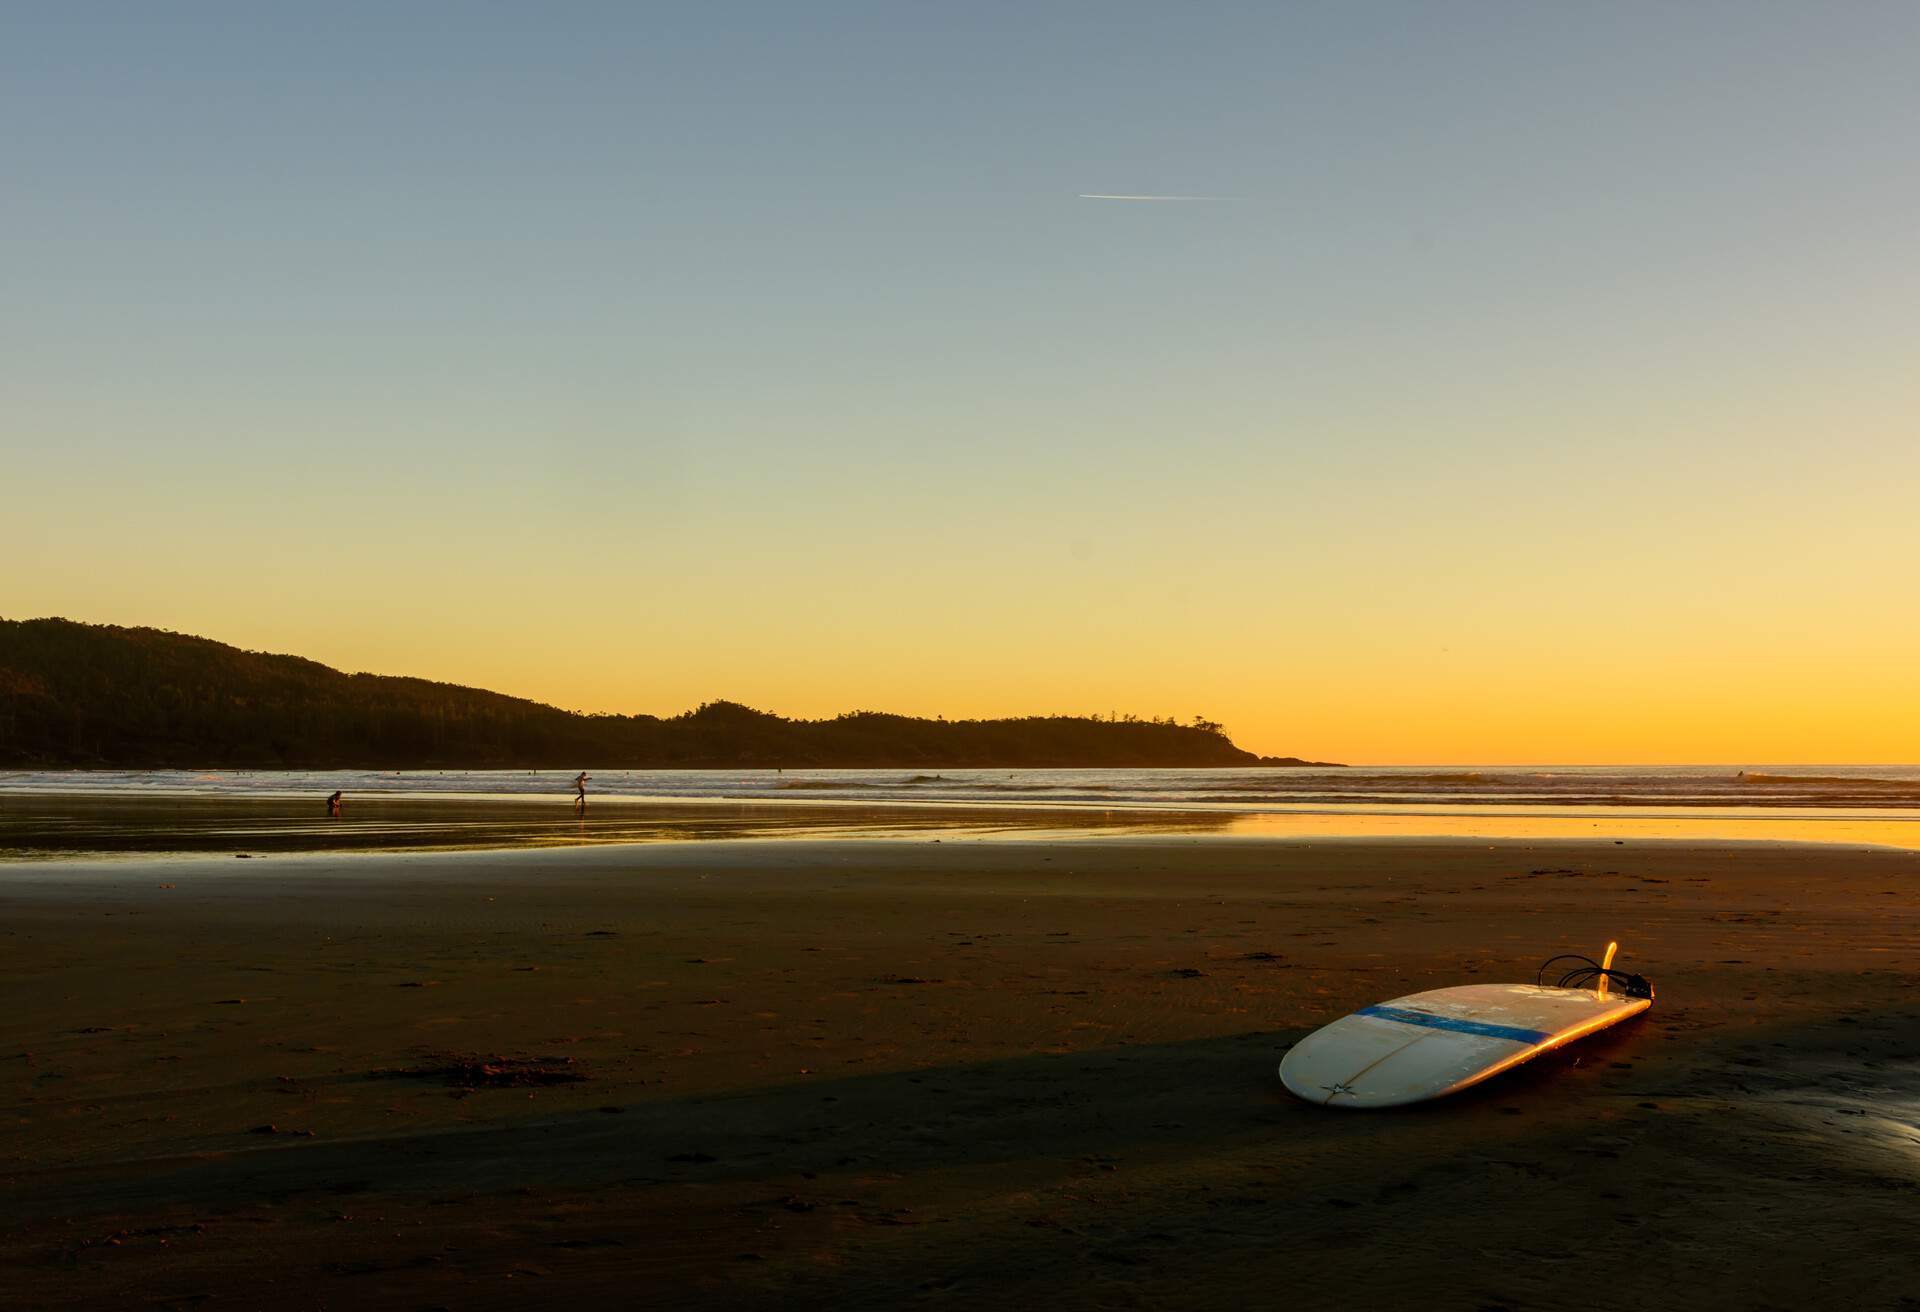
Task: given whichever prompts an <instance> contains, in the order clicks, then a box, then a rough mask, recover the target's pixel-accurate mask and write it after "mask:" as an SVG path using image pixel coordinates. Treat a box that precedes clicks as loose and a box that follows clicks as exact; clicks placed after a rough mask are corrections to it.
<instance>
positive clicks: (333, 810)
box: [327, 788, 340, 819]
mask: <svg viewBox="0 0 1920 1312" xmlns="http://www.w3.org/2000/svg"><path fill="white" fill-rule="evenodd" d="M327 814H328V815H330V816H333V817H335V818H336V819H337V818H338V817H339V815H340V790H339V789H337V788H336V789H334V790H333V796H332V797H329V798H328V799H327Z"/></svg>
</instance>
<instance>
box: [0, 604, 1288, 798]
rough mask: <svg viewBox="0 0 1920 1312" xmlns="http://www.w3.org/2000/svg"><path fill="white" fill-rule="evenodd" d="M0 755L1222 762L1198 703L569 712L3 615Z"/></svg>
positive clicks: (772, 762) (549, 764) (405, 765)
mask: <svg viewBox="0 0 1920 1312" xmlns="http://www.w3.org/2000/svg"><path fill="white" fill-rule="evenodd" d="M0 764H5V765H9V766H15V767H19V766H47V767H58V766H77V767H89V766H103V767H126V768H155V767H163V766H176V767H196V766H228V767H240V766H255V767H269V768H270V767H308V768H324V767H345V766H355V767H368V768H372V767H386V768H392V769H409V768H411V769H418V768H424V767H429V766H438V767H445V768H472V769H478V768H483V767H490V766H524V767H528V768H543V767H545V768H575V767H578V766H582V765H585V766H594V767H608V768H630V769H639V768H647V767H674V766H684V767H700V766H776V765H777V766H808V765H812V766H827V767H833V766H843V767H868V766H873V767H881V766H900V765H926V766H941V765H950V766H966V765H990V766H1000V765H1003V766H1206V765H1211V766H1235V765H1260V764H1269V765H1287V764H1300V762H1298V761H1296V760H1294V759H1293V758H1291V757H1288V758H1281V759H1274V758H1263V757H1259V756H1255V755H1254V754H1253V753H1251V752H1246V751H1242V750H1241V749H1240V748H1238V747H1235V746H1234V745H1233V743H1232V742H1230V741H1229V740H1228V739H1227V737H1226V735H1225V733H1224V732H1223V731H1222V729H1221V727H1220V726H1219V725H1217V724H1213V723H1211V722H1208V721H1205V720H1198V721H1196V722H1195V723H1193V724H1186V725H1183V724H1176V723H1174V722H1173V721H1171V720H1136V719H1132V718H1129V719H1125V720H1101V719H1095V718H1092V717H1087V716H1070V715H1061V716H1045V717H1039V716H1035V717H1029V718H1026V719H1018V720H921V719H914V718H911V717H908V716H903V715H883V714H879V713H876V712H872V711H856V712H853V713H851V714H848V715H842V716H839V717H837V718H835V719H831V720H788V719H785V718H783V717H781V716H778V715H769V714H767V713H766V712H764V711H756V710H752V709H751V708H749V707H745V706H741V705H738V704H736V703H733V702H710V703H708V704H707V705H705V706H702V707H700V709H698V710H695V711H688V712H686V713H685V714H682V715H676V716H673V717H671V718H668V719H661V718H658V717H656V716H651V715H580V714H576V713H574V712H571V711H563V710H559V709H558V708H556V707H552V706H545V705H542V704H540V703H539V702H531V701H526V700H523V699H521V698H518V697H506V696H503V695H501V694H499V693H493V692H486V691H483V690H481V689H478V688H462V687H459V686H457V685H455V684H450V683H434V682H432V681H430V680H427V679H405V678H390V677H386V676H381V675H373V674H343V673H341V672H340V671H339V670H335V669H331V668H329V667H327V666H325V665H321V664H319V663H317V662H315V661H309V660H303V659H301V658H300V657H297V656H270V655H266V654H263V653H260V652H250V651H241V650H240V649H239V648H236V647H229V646H226V645H225V644H223V643H218V642H212V641H209V640H207V639H205V638H195V637H189V636H187V635H185V634H179V633H167V632H163V631H161V630H158V629H123V628H117V627H113V626H108V625H92V624H77V623H74V622H72V621H70V620H60V619H42V620H0Z"/></svg>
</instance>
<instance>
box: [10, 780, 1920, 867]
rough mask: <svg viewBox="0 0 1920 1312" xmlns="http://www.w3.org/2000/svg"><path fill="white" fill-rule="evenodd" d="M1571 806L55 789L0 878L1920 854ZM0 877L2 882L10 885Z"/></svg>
mask: <svg viewBox="0 0 1920 1312" xmlns="http://www.w3.org/2000/svg"><path fill="white" fill-rule="evenodd" d="M1679 810H1680V808H1668V809H1667V810H1666V811H1664V812H1662V811H1660V810H1658V809H1657V808H1654V809H1652V813H1642V812H1638V811H1636V810H1634V809H1632V808H1626V807H1619V808H1610V809H1608V810H1605V811H1600V810H1589V811H1580V812H1578V813H1574V812H1571V811H1569V810H1562V811H1559V812H1555V811H1553V810H1552V809H1551V808H1548V807H1542V808H1540V810H1539V811H1538V812H1535V811H1529V810H1526V809H1524V808H1521V809H1504V810H1495V809H1492V808H1487V807H1481V808H1467V807H1461V808H1455V809H1451V810H1449V809H1444V808H1440V807H1433V806H1426V807H1416V806H1398V807H1391V808H1388V807H1380V808H1372V809H1363V808H1358V807H1346V808H1323V807H1298V808H1292V809H1287V810H1275V809H1267V810H1248V809H1235V808H1230V807H1226V806H1218V807H1173V806H1147V805H1138V804H1126V803H1120V804H1111V805H1094V804H1090V803H1070V802H1059V801H1054V802H1043V801H1037V800H1029V799H1022V800H1018V801H1012V802H1002V803H982V802H979V801H967V800H958V799H956V800H927V801H893V800H883V801H873V800H865V799H852V798H832V799H818V798H765V799H760V798H755V799H750V800H741V799H728V798H674V799H671V800H666V801H653V800H646V799H641V798H633V797H615V798H600V797H595V798H593V799H591V800H590V802H589V804H588V807H587V808H586V810H585V811H584V812H581V811H576V810H575V809H574V808H573V807H572V805H571V800H570V799H560V798H554V797H551V796H545V795H541V796H529V795H511V794H510V795H505V796H500V797H481V796H477V795H459V794H449V793H426V794H419V795H408V796H395V795H364V794H362V795H356V796H352V797H349V799H348V802H347V807H346V810H345V812H344V814H343V815H341V816H340V817H331V816H328V815H326V814H325V813H324V809H323V806H322V804H321V802H320V801H319V800H318V799H316V798H311V797H308V796H306V795H304V794H299V795H275V796H264V797H263V796H259V795H252V794H229V795H208V794H184V795H159V794H150V793H142V794H132V793H126V792H120V793H112V794H104V793H102V794H92V793H56V792H50V791H40V790H25V791H8V790H5V789H0V872H4V871H9V870H15V869H17V868H18V867H19V866H20V865H21V864H22V863H25V862H32V861H36V860H46V859H59V860H74V859H89V858H93V857H104V856H107V855H112V856H113V858H114V859H116V860H118V859H124V858H125V857H126V856H128V855H133V856H153V857H161V856H178V855H182V854H194V853H201V854H207V855H219V854H228V855H238V854H240V853H242V852H246V853H248V854H249V855H252V856H255V857H259V856H268V855H273V856H280V855H288V854H292V853H296V852H310V853H329V852H334V853H344V852H349V851H364V852H405V851H428V850H438V851H474V852H482V851H488V850H494V849H502V850H505V849H526V850H542V851H545V850H555V849H558V848H562V847H591V846H607V845H631V846H646V845H649V844H654V843H661V842H682V841H692V842H715V841H743V840H745V841H760V840H773V841H788V840H833V841H901V840H913V839H918V840H922V841H949V842H978V841H984V842H1003V841H1028V840H1034V839H1047V840H1052V841H1081V840H1087V841H1112V840H1115V839H1120V838H1139V839H1142V840H1145V841H1154V840H1159V839H1168V838H1176V837H1177V838H1185V839H1194V840H1205V841H1211V842H1220V841H1273V842H1305V843H1323V842H1343V841H1344V842H1360V843H1372V842H1385V843H1396V842H1414V843H1419V842H1446V841H1452V842H1467V843H1473V842H1485V843H1529V842H1531V843H1551V842H1562V843H1574V844H1578V843H1582V842H1592V841H1600V842H1613V843H1615V844H1619V845H1631V844H1643V843H1679V844H1705V845H1709V846H1711V845H1743V844H1753V845H1780V844H1795V845H1818V846H1837V847H1847V848H1863V849H1875V850H1898V851H1920V816H1916V817H1893V818H1888V817H1876V816H1873V815H1870V814H1868V815H1863V814H1859V813H1847V812H1833V811H1825V812H1812V813H1809V812H1807V811H1804V810H1794V809H1788V808H1779V809H1772V810H1770V809H1768V808H1753V809H1751V810H1750V811H1748V812H1746V813H1744V814H1738V815H1725V814H1718V813H1714V814H1704V815H1700V814H1680V813H1679ZM4 877H5V876H4V874H0V878H4Z"/></svg>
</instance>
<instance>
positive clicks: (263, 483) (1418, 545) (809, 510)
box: [0, 0, 1920, 763]
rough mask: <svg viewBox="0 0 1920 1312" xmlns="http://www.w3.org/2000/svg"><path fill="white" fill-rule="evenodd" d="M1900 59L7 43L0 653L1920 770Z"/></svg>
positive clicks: (1865, 13)
mask: <svg viewBox="0 0 1920 1312" xmlns="http://www.w3.org/2000/svg"><path fill="white" fill-rule="evenodd" d="M1917 60H1920V7H1916V6H1913V5H1911V4H1905V3H1900V4H1885V5H1880V4H1873V3H1848V4H1843V5H1834V4H1831V3H1808V4H1790V3H1774V4H1766V5H1755V4H1751V3H1737V4H1718V3H1693V4H1688V5H1671V4H1666V3H1620V4H1608V5H1592V6H1561V5H1553V6H1542V5H1538V4H1526V3H1512V4H1503V3H1491V2H1488V3H1466V4H1458V5H1434V4H1430V3H1404V4H1390V3H1367V2H1364V0H1363V2H1360V3H1353V4H1332V3H1273V2H1271V0H1267V2H1263V3H1245V4H1242V3H1212V4H1210V3H1195V4H1191V5H1169V4H1165V3H1161V2H1160V0H1153V2H1151V3H1149V2H1145V0H1100V2H1099V3H1092V2H1088V3H1070V2H1068V3H1033V2H1032V0H1027V2H1025V3H1019V4H1014V3H992V2H990V0H989V2H983V3H971V4H967V5H954V4H935V3H915V2H912V0H892V2H891V3H873V4H848V3H835V2H834V0H818V2H817V3H810V4H805V5H800V4H793V3H791V2H790V0H780V2H778V3H764V2H761V0H738V2H736V3H726V4H633V3H617V4H616V3H585V2H582V3H565V2H564V0H563V2H559V3H542V4H537V5H536V4H531V3H526V4H486V3H461V4H435V3H425V2H423V3H410V4H407V5H392V4H361V3H345V2H340V3H332V4H328V5H325V6H318V5H315V6H291V5H260V4H257V3H229V4H211V3H194V2H193V0H181V2H179V3H170V4H167V5H152V4H145V3H138V4H135V3H127V4H107V3H89V2H87V0H76V2H75V3H72V4H63V5H43V4H31V3H13V2H11V0H0V121H4V122H6V123H7V124H8V125H9V126H8V131H7V132H6V133H5V134H3V135H0V471H4V472H3V473H0V489H3V490H0V506H3V507H4V515H0V615H4V616H6V617H9V618H26V617H29V616H36V615H64V616H68V617H70V618H74V619H81V620H87V621H93V622H100V623H116V624H129V625H133V624H140V625H153V626H156V627H161V628H167V629H174V630H178V631H182V632H189V633H196V634H201V635H204V636H208V637H213V638H218V639H220V640H222V641H226V642H231V643H234V644H236V645H239V646H243V647H248V648H253V649H260V650H269V651H290V652H296V653H299V654H301V655H305V656H309V657H312V658H314V659H317V660H322V661H325V662H327V663H329V664H332V665H336V666H340V667H342V668H346V669H350V670H370V671H374V672H378V673H405V674H415V675H422V676H426V677H431V678H439V679H445V680H449V681H452V682H458V683H466V684H474V685H479V686H483V687H489V688H494V689H497V690H500V691H504V692H510V693H514V694H518V695H522V696H529V697H534V698H538V699H540V700H542V701H547V702H551V703H553V704H556V705H559V706H563V707H567V708H571V709H580V710H589V711H621V712H649V713H654V714H672V713H676V712H678V711H680V710H684V709H687V708H690V707H692V706H695V705H698V704H699V703H701V702H704V701H708V700H713V699H717V698H728V699H732V700H737V701H743V702H746V703H748V704H751V705H754V706H758V707H762V708H764V709H768V710H773V711H778V712H781V713H783V714H788V715H804V716H819V715H832V714H836V713H839V712H842V711H847V710H852V709H856V708H862V709H875V710H888V711H897V712H901V713H907V714H927V715H934V714H940V715H946V716H948V717H972V716H998V715H1024V714H1046V713H1098V714H1103V715H1104V714H1108V713H1111V712H1119V713H1121V714H1126V713H1135V714H1139V715H1143V716H1160V715H1175V716H1178V717H1179V718H1181V719H1183V720H1186V719H1190V718H1192V717H1194V716H1197V715H1198V716H1205V717H1207V718H1209V719H1213V720H1219V721H1223V722H1224V723H1225V724H1226V726H1227V729H1228V731H1229V732H1230V733H1231V734H1232V735H1233V737H1234V738H1235V740H1236V741H1238V742H1239V743H1241V745H1243V746H1246V747H1249V748H1251V749H1253V750H1256V751H1261V752H1267V753H1273V754H1295V755H1303V756H1309V757H1315V758H1320V759H1333V760H1345V761H1357V762H1372V763H1415V762H1582V761H1593V762H1603V761H1616V762H1618V761H1626V762H1819V761H1858V762H1874V761H1913V760H1915V759H1920V606H1916V605H1915V604H1914V594H1915V580H1916V578H1917V577H1920V503H1916V491H1920V321H1916V318H1915V306H1916V305H1920V258H1916V257H1917V256H1920V250H1916V246H1917V245H1920V241H1917V237H1920V222H1917V219H1920V169H1916V168H1915V167H1914V161H1915V160H1916V159H1917V158H1920V79H1916V78H1915V77H1914V76H1913V73H1912V70H1913V68H1914V67H1915V64H1916V61H1917ZM1088 195H1176V196H1193V197H1203V198H1206V199H1195V200H1181V201H1130V200H1103V199H1087V198H1085V197H1087V196H1088Z"/></svg>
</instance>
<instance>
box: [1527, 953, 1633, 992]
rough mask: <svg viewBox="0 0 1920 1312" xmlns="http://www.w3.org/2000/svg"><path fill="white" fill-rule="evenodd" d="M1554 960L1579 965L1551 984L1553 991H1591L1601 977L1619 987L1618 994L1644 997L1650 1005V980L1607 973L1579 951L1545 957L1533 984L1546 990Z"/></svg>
mask: <svg viewBox="0 0 1920 1312" xmlns="http://www.w3.org/2000/svg"><path fill="white" fill-rule="evenodd" d="M1556 961H1577V962H1579V963H1580V964H1579V965H1577V966H1575V967H1574V968H1573V969H1572V970H1569V971H1567V972H1566V973H1565V974H1563V975H1561V976H1560V978H1559V980H1558V981H1556V982H1555V984H1554V987H1555V988H1562V989H1590V988H1592V987H1593V986H1594V985H1595V984H1597V983H1598V982H1599V981H1600V980H1601V979H1602V978H1603V977H1604V978H1605V979H1606V980H1607V981H1608V982H1609V983H1613V984H1618V985H1619V986H1620V991H1621V992H1622V993H1624V994H1626V995H1627V996H1628V997H1630V998H1645V999H1647V1001H1649V1002H1651V1001H1653V981H1652V980H1650V979H1648V978H1647V977H1646V976H1645V975H1631V974H1628V973H1627V972H1626V971H1624V970H1610V969H1608V968H1607V967H1606V966H1603V965H1601V964H1600V963H1599V962H1597V961H1595V960H1594V959H1593V958H1592V957H1583V956H1581V955H1580V954H1579V953H1578V952H1562V953H1561V954H1560V955H1559V956H1557V957H1548V958H1547V959H1546V960H1545V961H1543V962H1541V963H1540V970H1539V972H1538V973H1537V974H1536V975H1535V976H1534V977H1533V982H1534V983H1535V984H1538V985H1540V986H1541V987H1545V986H1546V982H1547V968H1548V967H1549V966H1551V965H1553V963H1554V962H1556Z"/></svg>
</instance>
